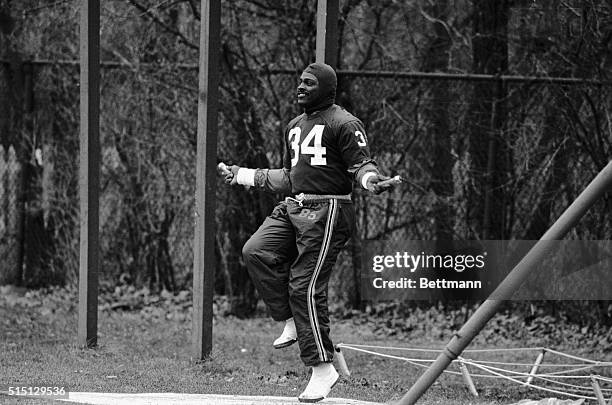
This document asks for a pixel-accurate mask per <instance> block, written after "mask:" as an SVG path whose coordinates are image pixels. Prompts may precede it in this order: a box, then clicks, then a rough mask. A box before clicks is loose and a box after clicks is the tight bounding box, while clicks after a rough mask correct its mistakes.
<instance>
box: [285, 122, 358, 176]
mask: <svg viewBox="0 0 612 405" xmlns="http://www.w3.org/2000/svg"><path fill="white" fill-rule="evenodd" d="M323 129H325V125H315V126H314V127H313V128H312V129H311V130H310V132H309V133H308V135H306V138H304V140H303V141H302V142H301V143H300V137H301V135H302V129H301V128H300V127H295V128H293V129H291V130H290V131H289V137H288V141H289V142H290V144H291V149H292V150H293V158H292V159H291V167H293V166H295V165H297V163H298V161H299V160H300V151H301V153H303V154H304V155H312V157H311V158H310V164H311V165H312V166H324V165H326V164H327V158H325V154H326V153H327V149H326V148H325V146H322V144H321V141H322V138H323ZM355 136H356V137H357V145H358V146H359V147H361V148H363V147H364V146H367V140H366V137H365V135H364V134H363V132H361V131H355Z"/></svg>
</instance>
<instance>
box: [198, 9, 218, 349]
mask: <svg viewBox="0 0 612 405" xmlns="http://www.w3.org/2000/svg"><path fill="white" fill-rule="evenodd" d="M201 10H202V13H201V20H200V72H199V78H198V80H199V86H198V87H199V89H198V134H197V137H198V138H197V170H196V201H195V203H196V207H195V235H194V246H193V253H194V263H193V319H192V322H193V331H192V343H193V358H194V359H195V360H203V359H205V358H206V357H208V356H209V355H210V352H211V351H212V328H213V324H212V317H213V309H212V306H213V293H214V289H213V287H214V282H215V198H216V195H215V192H216V184H217V183H216V181H217V179H216V165H217V158H216V156H217V130H218V129H217V113H218V98H219V97H218V94H219V44H220V27H221V0H202V1H201Z"/></svg>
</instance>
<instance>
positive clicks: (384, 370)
mask: <svg viewBox="0 0 612 405" xmlns="http://www.w3.org/2000/svg"><path fill="white" fill-rule="evenodd" d="M71 300H73V298H72V297H63V298H61V299H60V300H59V301H60V302H59V303H58V302H57V301H49V300H47V301H45V298H41V299H40V304H39V305H37V304H34V305H32V306H28V304H27V302H28V300H27V299H26V298H23V299H21V300H17V301H11V302H10V303H9V302H7V300H6V299H5V300H3V299H2V298H0V362H1V367H0V383H2V384H5V385H7V384H28V383H30V384H34V383H40V384H46V385H49V384H66V385H67V386H68V387H69V389H70V390H71V391H97V392H134V393H136V392H180V393H215V394H234V395H274V396H289V397H295V396H297V395H298V394H299V393H300V392H301V390H302V389H303V387H304V386H305V384H306V382H307V379H308V370H307V368H306V367H304V366H303V364H302V363H301V362H300V360H299V353H298V348H297V345H294V346H291V347H289V348H287V349H284V350H274V349H273V348H272V347H271V342H272V341H273V339H274V338H275V337H276V336H277V334H278V333H279V332H280V330H281V325H280V324H278V323H276V322H273V321H272V320H270V319H268V318H255V319H248V320H239V319H236V318H233V317H220V318H216V319H215V323H214V339H213V345H214V348H213V352H212V355H211V357H210V359H208V360H206V361H202V362H194V361H192V359H191V355H190V348H191V321H190V314H189V310H185V312H181V311H178V312H177V311H174V312H167V311H164V310H163V308H153V309H151V308H147V310H146V311H140V312H114V311H101V312H100V313H99V345H98V347H97V348H95V349H82V348H79V347H78V346H77V344H76V330H77V314H76V305H75V303H74V301H71ZM168 318H170V319H168ZM332 334H333V335H332V337H333V338H334V340H335V342H336V343H339V342H344V343H354V344H377V345H388V346H403V347H441V346H443V345H444V344H445V343H446V341H447V337H444V338H437V339H430V338H427V337H426V336H425V335H421V336H420V337H418V338H414V339H398V338H395V339H394V338H390V337H388V336H381V335H380V334H378V333H375V332H374V331H373V330H372V327H371V326H370V325H369V324H368V323H363V324H362V323H360V322H355V321H353V320H343V321H335V322H333V324H332ZM511 346H515V347H516V346H520V342H506V343H505V344H504V347H511ZM343 352H344V355H345V358H346V360H347V363H348V365H349V368H350V370H351V372H352V375H351V377H349V378H346V377H344V378H342V380H341V381H340V383H339V384H338V385H337V386H336V387H335V388H334V390H333V391H332V396H334V397H344V398H352V399H360V400H368V401H378V402H387V401H390V400H394V399H398V398H400V397H401V396H402V395H403V394H404V393H405V392H406V391H407V389H408V388H409V387H410V386H411V384H412V383H413V382H414V381H415V380H416V378H417V377H418V376H419V375H420V374H421V372H422V370H423V369H420V368H416V367H414V366H411V365H408V364H406V363H404V362H402V361H399V360H393V359H384V358H380V357H373V356H370V355H365V354H361V353H357V352H354V351H349V350H344V351H343ZM521 356H522V357H525V358H519V357H521ZM505 357H506V358H505V359H504V360H508V358H507V356H505ZM531 357H533V356H532V354H525V353H523V354H521V355H520V356H514V358H513V359H514V360H515V361H516V360H518V361H533V358H531ZM476 385H477V388H478V389H479V391H480V394H481V395H480V397H479V398H473V397H471V395H470V394H469V393H468V391H467V389H466V388H465V386H464V384H463V383H462V381H461V379H460V378H458V377H455V376H443V377H442V378H440V379H439V381H438V382H437V383H436V384H435V385H434V386H433V387H432V388H430V390H429V391H428V392H427V393H426V394H425V396H424V397H423V399H422V401H421V402H420V403H422V404H425V405H433V404H445V405H455V404H457V405H459V404H461V405H465V404H474V405H484V404H507V403H510V402H512V401H513V400H515V401H518V400H519V399H521V398H525V397H527V396H530V397H532V398H541V397H544V396H550V395H544V394H542V393H539V392H535V393H533V392H531V393H529V394H528V395H527V394H525V391H523V390H522V389H520V388H518V387H517V386H513V385H512V384H511V383H508V382H501V381H493V382H492V381H490V380H476ZM10 401H13V402H10ZM7 402H8V403H18V404H44V403H53V402H51V401H46V402H45V401H44V400H33V399H19V400H15V399H14V398H9V397H6V396H0V403H7Z"/></svg>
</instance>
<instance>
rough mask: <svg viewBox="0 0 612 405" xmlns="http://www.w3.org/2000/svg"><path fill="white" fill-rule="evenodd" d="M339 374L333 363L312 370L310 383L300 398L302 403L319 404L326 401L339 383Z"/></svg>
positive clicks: (317, 366)
mask: <svg viewBox="0 0 612 405" xmlns="http://www.w3.org/2000/svg"><path fill="white" fill-rule="evenodd" d="M338 377H339V376H338V372H337V371H336V369H335V368H334V365H333V364H332V363H321V364H319V365H316V366H314V367H313V368H312V375H311V376H310V381H309V382H308V385H307V386H306V389H305V390H304V392H302V393H301V394H300V396H299V397H298V401H300V402H319V401H321V400H322V399H324V398H325V397H326V396H327V395H328V394H329V392H330V391H331V389H332V388H333V387H334V385H336V382H337V381H338Z"/></svg>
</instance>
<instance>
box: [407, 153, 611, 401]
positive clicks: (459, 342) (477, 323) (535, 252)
mask: <svg viewBox="0 0 612 405" xmlns="http://www.w3.org/2000/svg"><path fill="white" fill-rule="evenodd" d="M610 189H612V161H610V162H609V163H608V164H607V165H606V167H604V169H603V170H602V171H601V172H599V174H598V175H597V176H596V177H595V179H593V181H591V183H590V184H589V185H588V186H587V187H586V188H585V189H584V191H583V192H582V193H581V194H580V195H579V196H578V198H576V200H574V202H573V203H572V204H571V205H570V206H569V207H568V208H567V209H566V210H565V212H564V213H563V214H562V215H561V216H560V217H559V219H557V221H556V222H555V223H554V224H553V226H551V227H550V229H549V230H548V231H546V233H545V234H544V235H543V236H542V238H541V239H540V240H539V241H538V242H537V243H536V244H535V246H534V247H533V248H531V250H530V251H529V252H528V253H527V254H526V255H525V257H523V259H522V260H521V261H520V262H519V263H518V264H517V265H516V267H514V269H512V271H511V272H510V274H508V276H506V278H505V279H504V280H503V281H502V282H501V284H500V285H499V286H498V287H497V288H496V289H495V291H493V293H492V294H491V296H490V297H489V299H487V300H486V301H485V302H484V303H483V304H482V305H481V306H480V307H479V308H478V309H477V310H476V312H475V313H474V315H472V316H471V317H470V319H468V321H467V322H466V323H465V325H463V327H462V328H461V329H460V330H459V332H457V333H456V334H455V336H454V337H453V338H452V339H451V340H450V342H449V343H448V344H447V346H446V347H445V348H444V350H443V351H442V353H440V354H439V355H438V357H437V358H436V360H435V361H434V362H433V363H432V365H431V366H430V367H429V368H428V369H427V370H426V371H425V373H423V374H422V375H421V376H420V377H419V379H418V380H417V381H416V382H415V383H414V385H413V386H412V387H411V388H410V390H409V391H408V392H407V393H406V394H405V395H404V396H403V397H402V398H401V399H400V400H399V402H398V403H397V405H413V404H415V403H416V402H417V401H418V399H419V398H420V397H421V396H422V395H423V394H424V393H425V391H427V390H428V389H429V387H430V386H431V385H432V384H433V383H434V382H435V381H436V379H437V378H438V377H439V376H440V374H442V373H443V372H444V370H445V369H446V367H448V365H449V364H450V363H451V362H452V361H453V360H455V359H456V358H457V357H458V356H459V355H460V354H461V353H462V352H463V350H464V349H465V348H466V347H467V345H468V344H470V342H471V341H472V339H474V337H475V336H476V335H477V334H478V333H479V332H480V330H481V329H482V328H483V327H484V326H485V324H486V323H487V322H488V321H489V319H491V318H492V317H493V315H495V313H496V312H497V309H498V308H499V307H500V306H501V305H502V303H503V302H504V300H508V299H510V298H511V297H512V294H513V293H514V291H516V290H517V289H518V288H519V287H520V285H521V284H522V283H523V281H524V280H525V278H526V277H527V276H528V275H529V271H530V270H531V269H532V268H533V267H534V266H535V265H536V264H537V263H538V262H540V261H541V260H542V259H543V258H544V256H546V254H547V253H548V252H549V250H550V249H551V247H552V245H553V244H552V243H551V241H554V240H558V239H561V238H563V236H564V235H565V234H566V233H567V232H568V231H569V230H570V229H571V228H572V227H573V226H574V225H576V223H577V222H578V221H579V220H580V218H582V216H583V215H584V214H585V213H586V212H587V210H588V209H589V208H590V207H591V206H592V205H593V204H595V202H597V200H599V198H600V197H602V196H603V195H604V194H605V193H606V192H608V191H610ZM491 297H495V299H491Z"/></svg>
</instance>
